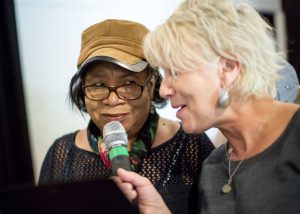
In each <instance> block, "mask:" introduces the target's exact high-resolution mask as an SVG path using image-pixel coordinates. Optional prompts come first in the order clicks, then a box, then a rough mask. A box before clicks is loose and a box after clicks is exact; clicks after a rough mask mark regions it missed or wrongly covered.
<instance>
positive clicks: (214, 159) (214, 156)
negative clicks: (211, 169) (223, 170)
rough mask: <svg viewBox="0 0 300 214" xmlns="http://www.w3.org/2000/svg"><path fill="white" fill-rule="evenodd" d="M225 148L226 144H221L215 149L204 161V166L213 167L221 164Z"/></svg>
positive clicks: (224, 155)
mask: <svg viewBox="0 0 300 214" xmlns="http://www.w3.org/2000/svg"><path fill="white" fill-rule="evenodd" d="M226 147H227V144H226V143H225V144H222V145H220V146H219V147H217V148H216V149H215V150H214V151H212V153H211V154H210V155H209V156H208V158H207V159H206V160H205V161H204V164H205V165H215V164H219V163H221V162H223V161H224V160H225V158H227V157H226Z"/></svg>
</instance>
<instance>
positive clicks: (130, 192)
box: [111, 176, 137, 202]
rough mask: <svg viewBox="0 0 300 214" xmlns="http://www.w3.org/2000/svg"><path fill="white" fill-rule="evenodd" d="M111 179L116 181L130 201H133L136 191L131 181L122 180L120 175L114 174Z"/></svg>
mask: <svg viewBox="0 0 300 214" xmlns="http://www.w3.org/2000/svg"><path fill="white" fill-rule="evenodd" d="M111 179H112V180H113V181H114V182H115V183H116V185H117V186H118V187H119V189H120V190H121V191H122V192H123V194H124V195H125V197H126V198H127V199H128V200H129V201H130V202H133V201H134V200H135V199H136V197H137V192H136V190H135V189H134V187H133V185H132V184H131V183H128V182H124V181H122V179H121V178H120V177H117V176H114V177H112V178H111Z"/></svg>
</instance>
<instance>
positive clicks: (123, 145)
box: [103, 121, 131, 176]
mask: <svg viewBox="0 0 300 214" xmlns="http://www.w3.org/2000/svg"><path fill="white" fill-rule="evenodd" d="M103 140H104V143H105V145H106V148H107V149H108V155H109V159H110V161H111V165H112V175H113V176H115V175H117V169H118V168H123V169H125V170H127V171H131V166H130V160H129V153H128V149H127V144H128V139H127V133H126V131H125V129H124V127H123V125H122V123H120V122H119V121H111V122H109V123H107V124H105V126H104V127H103Z"/></svg>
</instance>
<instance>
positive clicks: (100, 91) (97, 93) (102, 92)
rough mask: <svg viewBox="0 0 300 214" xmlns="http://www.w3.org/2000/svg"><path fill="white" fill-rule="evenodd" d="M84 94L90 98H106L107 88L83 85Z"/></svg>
mask: <svg viewBox="0 0 300 214" xmlns="http://www.w3.org/2000/svg"><path fill="white" fill-rule="evenodd" d="M85 94H86V96H87V97H88V98H89V99H91V100H103V99H105V98H107V96H108V94H109V90H108V88H104V87H99V86H88V87H85Z"/></svg>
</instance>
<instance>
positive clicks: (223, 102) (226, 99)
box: [218, 87, 230, 108]
mask: <svg viewBox="0 0 300 214" xmlns="http://www.w3.org/2000/svg"><path fill="white" fill-rule="evenodd" d="M218 101H219V106H220V107H222V108H225V107H227V106H228V105H229V103H230V94H229V92H228V90H227V89H226V87H222V90H221V92H220V95H219V100H218Z"/></svg>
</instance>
